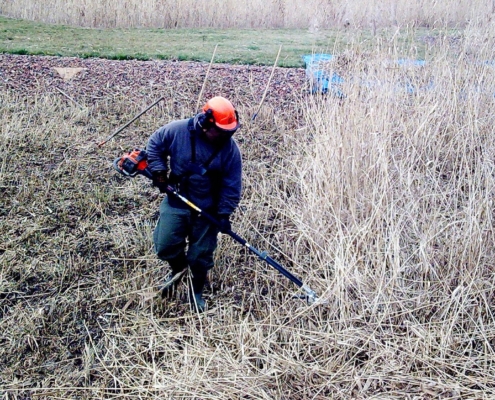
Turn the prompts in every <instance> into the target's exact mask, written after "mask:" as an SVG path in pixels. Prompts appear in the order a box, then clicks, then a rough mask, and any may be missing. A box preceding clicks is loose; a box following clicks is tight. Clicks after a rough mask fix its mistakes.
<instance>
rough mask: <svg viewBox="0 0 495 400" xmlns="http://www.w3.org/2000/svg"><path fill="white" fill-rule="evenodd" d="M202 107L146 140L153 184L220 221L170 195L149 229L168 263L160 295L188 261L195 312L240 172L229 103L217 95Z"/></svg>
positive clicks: (173, 284) (234, 113)
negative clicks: (170, 188)
mask: <svg viewBox="0 0 495 400" xmlns="http://www.w3.org/2000/svg"><path fill="white" fill-rule="evenodd" d="M202 111H203V112H202V113H199V114H197V115H196V116H195V117H193V118H191V119H185V120H180V121H173V122H171V123H169V124H167V125H165V126H163V127H161V128H160V129H158V130H157V131H156V132H155V133H153V135H152V136H151V137H150V138H149V141H148V145H147V152H148V164H149V168H150V169H151V171H152V175H153V184H154V185H155V186H156V187H158V189H159V190H160V192H162V193H164V192H165V191H166V187H167V185H169V184H170V185H172V186H174V187H175V188H176V189H177V191H178V192H179V193H180V194H182V195H183V196H184V197H186V198H188V199H189V200H190V201H191V202H193V203H194V204H196V205H197V206H198V207H199V208H201V209H202V210H203V211H205V212H207V213H209V214H210V215H213V216H216V217H217V219H218V221H219V222H220V226H219V227H218V226H214V225H213V224H211V223H210V222H208V220H206V219H205V218H202V217H201V216H199V215H198V214H197V213H196V212H195V211H193V210H191V209H190V208H189V207H188V206H187V205H185V204H184V203H183V202H182V201H181V200H180V199H177V198H175V197H174V196H172V195H171V196H166V197H165V198H164V199H163V201H162V203H161V205H160V217H159V220H158V223H157V226H156V228H155V231H154V233H153V239H154V244H155V251H156V253H157V255H158V257H159V258H160V259H161V260H165V261H168V263H169V265H170V268H171V273H170V274H169V276H168V278H167V279H166V281H165V283H164V285H163V288H162V297H163V298H165V297H170V296H171V295H172V293H173V292H174V291H175V288H176V286H177V284H178V283H179V281H180V279H181V278H182V276H183V275H184V272H185V271H186V269H187V267H188V266H189V267H190V269H191V273H192V294H193V296H191V299H192V301H193V302H194V304H195V305H196V308H197V310H198V311H199V312H203V311H204V309H205V306H206V304H205V300H204V299H203V296H202V293H203V288H204V285H205V282H206V276H207V272H208V270H210V269H211V268H212V267H213V253H214V251H215V249H216V247H217V235H218V232H219V231H221V232H227V231H228V230H230V215H231V214H232V213H233V212H234V210H235V209H236V207H237V206H238V204H239V200H240V197H241V175H242V165H241V154H240V151H239V148H238V147H237V144H236V143H235V141H234V139H233V138H232V135H233V134H234V133H235V132H236V130H237V129H238V128H239V126H240V124H239V117H238V114H237V111H236V110H235V108H234V106H233V105H232V103H231V102H230V101H229V100H227V99H226V98H224V97H220V96H217V97H213V98H212V99H210V100H209V101H208V102H207V103H206V104H205V105H204V107H203V110H202ZM186 248H187V252H186Z"/></svg>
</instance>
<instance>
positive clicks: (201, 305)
mask: <svg viewBox="0 0 495 400" xmlns="http://www.w3.org/2000/svg"><path fill="white" fill-rule="evenodd" d="M207 273H208V271H205V270H199V271H198V270H196V271H194V272H193V276H192V293H190V294H191V296H190V299H191V304H192V305H194V306H195V307H196V310H197V311H198V312H200V313H202V312H204V310H205V309H206V302H205V300H204V299H203V288H204V286H205V283H206V275H207Z"/></svg>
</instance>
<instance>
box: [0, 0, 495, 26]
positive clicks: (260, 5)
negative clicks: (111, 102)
mask: <svg viewBox="0 0 495 400" xmlns="http://www.w3.org/2000/svg"><path fill="white" fill-rule="evenodd" d="M494 13H495V3H494V2H493V0H474V1H467V0H457V1H454V0H447V1H441V2H431V1H426V0H418V1H414V2H408V1H400V2H397V1H392V0H374V1H357V2H356V1H355V2H349V1H344V0H339V1H332V2H329V1H323V0H306V1H304V2H301V1H297V0H271V1H261V0H251V1H226V0H215V1H210V2H198V1H194V0H181V1H175V0H146V1H137V0H121V1H118V2H117V1H108V0H105V1H96V0H81V1H73V0H69V1H62V0H50V1H47V0H40V1H32V0H16V1H10V0H1V1H0V14H1V15H4V16H9V17H13V18H22V19H28V20H35V21H43V22H49V23H58V24H60V23H62V24H68V25H75V26H86V27H99V28H101V27H107V28H115V27H119V28H129V27H147V28H204V27H214V28H248V29H249V28H302V29H311V30H313V31H317V30H318V29H335V28H349V27H352V28H356V27H359V28H365V29H373V30H375V29H377V28H382V27H390V26H396V25H399V26H427V27H440V28H445V27H446V26H450V27H464V26H466V24H468V23H469V22H473V21H477V22H482V21H487V20H489V19H490V18H493V14H494Z"/></svg>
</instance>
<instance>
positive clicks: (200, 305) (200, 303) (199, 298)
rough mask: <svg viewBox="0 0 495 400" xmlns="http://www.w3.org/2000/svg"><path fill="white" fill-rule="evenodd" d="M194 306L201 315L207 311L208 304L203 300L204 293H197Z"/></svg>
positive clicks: (194, 297)
mask: <svg viewBox="0 0 495 400" xmlns="http://www.w3.org/2000/svg"><path fill="white" fill-rule="evenodd" d="M193 304H194V305H195V306H196V310H197V311H198V312H199V313H202V312H204V311H205V309H206V302H205V300H204V299H203V294H202V293H195V294H194V296H193Z"/></svg>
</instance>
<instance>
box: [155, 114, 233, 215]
mask: <svg viewBox="0 0 495 400" xmlns="http://www.w3.org/2000/svg"><path fill="white" fill-rule="evenodd" d="M188 122H189V119H184V120H180V121H173V122H171V123H169V124H167V125H164V126H162V127H161V128H159V129H158V130H157V131H156V132H155V133H153V135H151V137H150V138H149V140H148V145H147V147H146V150H147V152H148V163H149V168H150V169H151V171H152V172H153V171H160V170H164V171H168V170H169V167H170V174H169V179H170V181H171V183H173V184H179V186H180V192H181V194H183V195H184V196H186V197H187V198H188V199H189V200H191V201H192V202H193V203H194V204H196V205H197V206H198V207H199V208H201V209H202V210H205V211H209V212H217V213H218V214H231V213H232V212H233V211H234V210H235V209H236V207H237V206H238V204H239V201H240V198H241V189H242V161H241V153H240V151H239V148H238V147H237V144H236V142H235V141H234V139H233V138H230V139H229V140H228V141H227V142H225V143H224V144H222V145H221V147H220V150H219V152H218V154H217V155H216V156H215V158H214V159H213V160H211V162H210V164H209V166H208V167H207V172H206V173H205V174H203V175H201V173H200V172H199V171H198V170H197V168H191V161H192V159H193V156H192V145H191V132H190V131H189V129H188ZM193 124H194V125H191V127H193V129H192V135H194V137H195V139H194V142H195V145H194V147H195V150H196V151H195V160H196V164H197V165H204V164H205V163H206V162H207V161H208V160H209V159H210V157H211V155H212V154H213V153H214V152H215V151H216V147H215V145H213V144H211V143H210V142H208V140H207V139H206V138H205V137H204V133H203V132H202V130H201V129H200V128H199V127H198V124H197V116H196V117H194V123H193ZM217 151H218V150H217ZM174 200H176V199H172V197H170V198H169V203H170V204H171V205H172V206H176V207H182V206H183V205H182V204H181V202H180V201H174Z"/></svg>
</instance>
